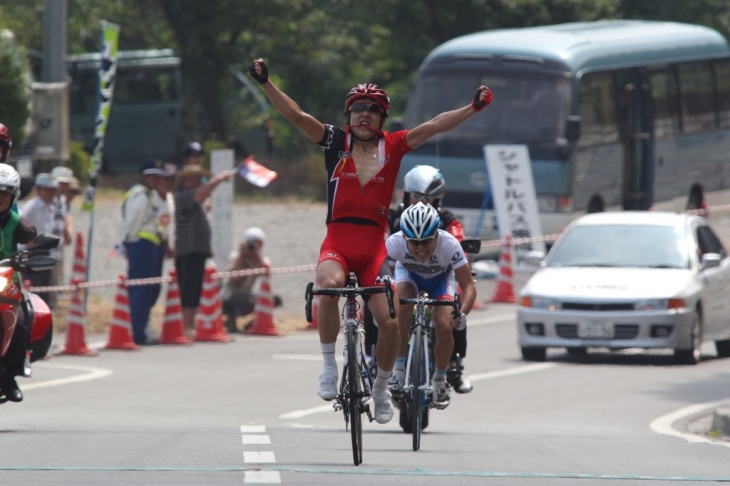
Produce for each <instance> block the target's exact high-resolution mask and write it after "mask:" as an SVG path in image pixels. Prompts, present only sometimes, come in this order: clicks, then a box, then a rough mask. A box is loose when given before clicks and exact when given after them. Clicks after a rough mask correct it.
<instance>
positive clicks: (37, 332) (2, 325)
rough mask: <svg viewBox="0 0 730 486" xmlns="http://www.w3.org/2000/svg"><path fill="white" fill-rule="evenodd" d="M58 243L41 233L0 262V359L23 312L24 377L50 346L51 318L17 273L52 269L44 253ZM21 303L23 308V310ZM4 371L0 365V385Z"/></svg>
mask: <svg viewBox="0 0 730 486" xmlns="http://www.w3.org/2000/svg"><path fill="white" fill-rule="evenodd" d="M59 242H60V239H59V238H58V237H57V236H53V235H47V234H41V235H39V236H38V237H37V238H36V239H35V240H34V241H33V242H32V243H30V244H28V245H26V246H25V248H23V249H22V250H18V251H17V252H15V253H13V255H12V256H11V257H10V258H6V259H4V260H0V333H2V335H1V339H0V357H2V358H5V357H6V356H7V355H8V354H9V352H8V351H9V350H10V342H11V340H12V339H13V335H14V334H15V330H16V327H17V324H18V316H19V312H24V318H25V322H26V327H27V328H28V331H29V338H28V341H29V342H28V344H27V348H26V354H25V365H24V372H23V374H24V376H30V374H31V369H30V363H32V362H34V361H38V360H39V359H43V358H44V357H45V356H46V355H47V353H48V350H49V349H50V347H51V340H52V339H53V317H52V315H51V310H50V309H49V307H48V304H46V302H45V301H44V300H43V299H41V298H40V297H39V296H38V295H36V294H34V293H32V292H29V291H28V290H25V289H23V288H22V286H20V285H19V282H20V278H19V277H20V276H19V275H18V272H21V273H34V272H42V271H48V270H51V269H52V268H53V267H54V266H55V265H56V263H57V261H56V259H55V258H53V257H51V256H49V255H48V254H47V250H51V249H53V248H55V247H57V246H58V244H59ZM23 297H25V299H24V298H23ZM24 300H25V309H23V308H22V307H23V305H22V304H23V301H24ZM27 323H30V325H28V324H27ZM3 361H5V360H3ZM5 372H6V370H5V366H4V365H1V366H0V382H1V381H2V378H3V374H4V373H5ZM0 393H2V392H0ZM6 401H8V398H7V397H6V396H5V395H4V394H2V395H0V403H5V402H6Z"/></svg>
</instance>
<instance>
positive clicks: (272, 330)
mask: <svg viewBox="0 0 730 486" xmlns="http://www.w3.org/2000/svg"><path fill="white" fill-rule="evenodd" d="M264 268H265V269H266V271H265V272H264V274H263V275H262V277H261V278H262V280H261V290H260V291H259V295H258V296H257V297H256V305H255V306H254V308H253V309H254V318H253V323H252V325H251V329H249V330H248V332H247V334H261V335H264V336H281V333H280V332H279V331H278V330H277V329H276V327H275V326H274V296H273V295H272V293H271V283H270V279H269V266H268V265H266V266H265V267H264ZM313 308H314V306H313ZM312 322H315V323H316V320H313V321H312ZM315 327H316V324H315Z"/></svg>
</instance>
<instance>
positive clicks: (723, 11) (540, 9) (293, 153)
mask: <svg viewBox="0 0 730 486" xmlns="http://www.w3.org/2000/svg"><path fill="white" fill-rule="evenodd" d="M67 1H68V29H67V33H68V35H67V44H68V52H69V53H79V52H88V51H95V50H98V48H99V36H100V34H99V24H100V21H101V20H102V19H104V20H108V21H110V22H114V23H116V24H119V25H120V27H121V34H120V48H121V49H125V50H127V49H142V48H161V47H170V48H173V49H174V50H175V51H176V52H177V53H178V54H179V55H180V57H181V58H182V66H183V74H184V82H185V87H184V91H185V96H186V104H185V105H186V110H185V112H186V114H187V116H186V128H187V131H188V132H189V136H190V137H195V138H199V139H213V138H217V139H219V140H221V141H222V142H223V143H230V140H231V135H232V134H233V133H232V131H236V130H239V129H242V128H247V127H248V128H251V127H261V130H262V131H263V126H264V124H265V123H268V122H267V120H268V119H269V117H270V116H271V113H270V111H267V110H265V109H262V107H261V105H260V104H259V103H258V101H257V99H256V97H255V96H254V93H252V92H251V90H250V89H249V88H248V87H247V86H246V85H245V84H242V83H240V82H238V81H236V80H235V78H234V77H233V76H231V74H230V73H229V67H231V66H233V67H235V68H237V69H238V70H240V71H241V72H243V73H244V74H246V72H247V68H248V65H249V64H250V62H251V61H252V60H253V59H254V58H256V57H263V58H265V59H266V61H267V63H268V65H269V67H270V73H271V77H272V79H274V80H275V81H276V82H277V84H278V85H279V86H281V87H282V88H283V89H284V90H285V91H286V92H287V93H288V94H289V95H290V96H291V97H292V98H293V99H294V100H296V101H297V102H298V103H299V104H300V105H301V106H302V107H303V108H304V109H305V110H306V111H308V112H309V113H311V114H312V115H314V116H316V117H317V118H319V119H321V120H323V121H326V122H330V123H340V122H341V121H342V116H343V115H342V109H343V102H344V97H345V94H346V93H347V91H348V90H349V89H350V87H351V86H353V85H355V84H357V83H361V82H366V81H371V82H376V83H378V84H380V85H382V86H384V87H386V88H387V90H388V93H389V95H390V97H391V101H392V110H391V112H392V115H396V116H397V115H398V114H400V113H402V112H403V110H404V108H405V102H406V99H407V96H408V93H409V90H410V88H411V85H412V83H413V80H414V78H415V75H416V72H417V70H418V67H419V65H420V63H421V62H422V60H423V59H424V58H425V56H426V55H427V54H428V52H429V51H430V50H431V49H433V48H434V47H436V46H437V45H439V44H441V43H443V42H445V41H447V40H449V39H452V38H454V37H457V36H459V35H463V34H467V33H471V32H475V31H480V30H487V29H495V28H511V27H525V26H533V25H545V24H554V23H563V22H571V21H582V20H596V19H603V18H635V19H653V20H674V21H682V22H688V23H697V24H703V25H707V26H710V27H713V28H715V29H717V30H718V31H720V32H721V33H722V34H723V35H725V36H726V37H730V2H728V1H727V0H693V1H686V0H642V1H640V2H639V1H636V0H450V1H448V2H444V1H440V0H422V1H421V2H413V1H410V0H409V1H406V0H379V1H378V2H361V1H355V0H317V1H315V0H246V1H245V2H244V1H240V0H206V1H199V0H67ZM43 6H44V1H43V0H4V1H2V2H0V28H3V27H5V28H9V29H11V30H12V31H14V32H15V33H16V34H17V39H18V43H19V44H20V45H23V46H25V47H26V48H28V49H31V50H36V51H39V52H40V51H41V48H42V46H41V45H40V43H41V40H42V14H43ZM255 89H258V88H256V87H255ZM234 121H235V123H233V122H234ZM272 122H273V129H274V131H275V133H276V146H277V148H278V152H279V154H280V155H282V156H284V157H285V158H294V157H298V158H302V155H303V154H305V153H307V151H311V150H313V148H312V145H311V144H309V143H307V142H306V140H305V139H304V137H302V136H301V135H300V134H299V133H298V132H297V131H296V129H294V128H293V127H291V126H290V125H289V124H288V123H286V122H285V121H284V120H282V119H281V117H277V116H273V117H272Z"/></svg>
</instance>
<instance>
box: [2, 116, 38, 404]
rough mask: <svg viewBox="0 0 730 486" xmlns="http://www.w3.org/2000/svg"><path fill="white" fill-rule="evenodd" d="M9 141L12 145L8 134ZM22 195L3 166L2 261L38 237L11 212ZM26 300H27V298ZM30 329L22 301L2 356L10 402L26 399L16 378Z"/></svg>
mask: <svg viewBox="0 0 730 486" xmlns="http://www.w3.org/2000/svg"><path fill="white" fill-rule="evenodd" d="M3 128H4V129H5V131H4V132H3V130H2V129H3ZM3 133H7V128H5V126H1V127H0V137H2V134H3ZM1 140H2V139H1V138H0V147H4V145H3V144H2V141H1ZM7 140H8V142H9V135H8V137H7ZM9 146H10V145H9V143H8V145H7V147H8V148H7V151H6V150H4V151H3V155H4V156H5V155H6V154H7V152H9V150H10V149H9ZM19 194H20V175H19V174H18V172H17V171H16V170H15V169H14V168H13V167H12V166H10V165H8V164H4V163H0V238H2V240H1V241H3V242H5V241H10V242H11V244H9V245H5V244H2V245H1V246H0V259H5V258H9V257H10V256H11V255H12V254H13V253H14V252H15V251H16V250H17V249H18V244H27V243H30V242H32V241H33V240H35V238H36V236H37V233H36V229H35V226H33V225H32V224H30V223H29V222H28V221H26V220H25V219H23V218H21V217H20V216H19V215H18V213H17V212H15V211H13V210H12V208H13V203H14V202H15V200H16V199H17V197H18V195H19ZM16 275H17V274H16ZM18 283H19V282H18ZM23 298H24V299H25V297H23ZM29 327H30V326H29V323H27V322H26V315H25V300H23V301H22V302H21V309H19V312H18V322H17V323H16V325H15V332H14V333H13V338H12V340H11V341H10V345H9V347H8V350H7V352H6V353H5V356H2V357H0V391H1V392H2V394H3V395H5V397H6V398H7V399H8V400H9V401H11V402H20V401H22V400H23V393H22V392H21V391H20V388H19V387H18V384H17V383H16V381H15V377H16V376H20V375H23V374H24V373H23V372H24V370H23V368H24V366H23V365H24V362H25V352H26V349H27V348H28V338H29V336H30V329H29Z"/></svg>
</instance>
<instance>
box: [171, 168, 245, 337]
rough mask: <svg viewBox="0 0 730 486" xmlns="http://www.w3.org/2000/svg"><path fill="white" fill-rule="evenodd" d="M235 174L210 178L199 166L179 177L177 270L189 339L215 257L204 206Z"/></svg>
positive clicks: (207, 172)
mask: <svg viewBox="0 0 730 486" xmlns="http://www.w3.org/2000/svg"><path fill="white" fill-rule="evenodd" d="M234 174H235V170H226V171H223V172H221V173H220V174H216V175H215V176H214V177H211V175H212V174H211V173H210V171H209V170H207V169H204V168H203V167H201V166H199V165H186V166H185V167H183V168H182V170H180V172H179V173H178V180H179V186H178V190H177V192H176V193H175V268H176V270H177V280H178V284H179V286H180V302H181V304H182V313H183V324H184V326H185V329H186V331H187V333H188V334H190V335H192V334H194V333H195V314H196V312H197V308H198V305H199V304H200V294H201V292H202V288H203V276H204V273H205V262H206V260H207V259H208V258H210V257H211V256H213V252H212V245H211V229H210V223H209V222H208V217H207V216H206V215H205V210H204V209H203V203H204V201H205V200H206V199H208V197H209V196H210V195H211V193H212V192H213V190H215V188H216V187H218V184H220V183H221V182H223V181H226V180H228V179H229V178H230V177H231V176H232V175H234ZM203 179H205V181H206V182H203Z"/></svg>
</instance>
